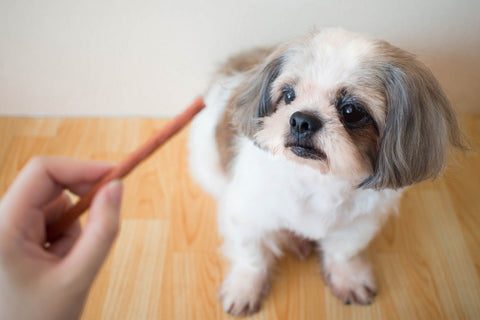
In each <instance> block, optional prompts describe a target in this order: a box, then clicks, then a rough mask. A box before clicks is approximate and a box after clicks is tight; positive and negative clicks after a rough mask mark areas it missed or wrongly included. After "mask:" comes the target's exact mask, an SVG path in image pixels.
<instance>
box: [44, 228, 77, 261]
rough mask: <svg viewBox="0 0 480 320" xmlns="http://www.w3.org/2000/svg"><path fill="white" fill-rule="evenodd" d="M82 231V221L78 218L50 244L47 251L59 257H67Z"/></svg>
mask: <svg viewBox="0 0 480 320" xmlns="http://www.w3.org/2000/svg"><path fill="white" fill-rule="evenodd" d="M81 233H82V225H81V224H80V221H79V220H77V221H75V222H74V223H73V224H72V225H71V226H70V227H68V229H67V230H65V232H64V233H63V234H62V235H61V237H60V238H58V239H57V240H55V242H54V243H52V244H50V246H49V247H48V248H47V251H48V252H51V253H53V254H54V255H56V256H57V257H59V258H63V257H65V256H66V255H67V254H68V253H69V252H70V250H71V249H72V247H73V246H74V244H75V242H76V241H77V239H78V238H79V236H80V234H81Z"/></svg>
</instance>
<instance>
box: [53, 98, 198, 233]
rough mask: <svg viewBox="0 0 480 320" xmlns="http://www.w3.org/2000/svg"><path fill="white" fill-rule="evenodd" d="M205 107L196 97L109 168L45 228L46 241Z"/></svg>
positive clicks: (61, 230)
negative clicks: (138, 146)
mask: <svg viewBox="0 0 480 320" xmlns="http://www.w3.org/2000/svg"><path fill="white" fill-rule="evenodd" d="M203 108H205V103H204V102H203V99H202V98H201V97H198V98H197V99H196V100H195V101H194V102H193V103H192V104H191V105H190V106H189V107H188V108H187V109H186V110H185V111H183V112H182V113H181V114H179V115H178V116H177V117H175V118H174V119H173V120H171V121H170V122H169V123H168V124H167V125H166V126H165V127H164V128H162V129H161V130H159V131H158V132H157V133H156V134H154V135H153V136H152V137H151V138H150V139H149V140H148V141H147V142H146V143H145V144H144V145H143V146H141V147H140V148H138V149H137V150H135V151H134V152H132V153H131V154H130V155H129V156H128V157H127V158H126V159H124V160H123V161H122V162H120V163H119V164H118V165H117V166H116V167H115V168H113V169H112V170H110V171H109V172H108V173H107V174H106V175H105V176H104V177H103V178H102V180H100V181H99V182H98V183H97V184H95V185H94V186H93V187H92V188H91V189H90V190H89V191H88V192H87V193H86V194H85V195H84V196H83V197H82V198H81V199H80V200H79V201H78V202H77V203H76V204H75V205H74V206H73V207H72V208H71V209H70V210H68V211H67V212H66V213H65V214H64V215H63V216H62V217H61V218H60V219H58V220H57V221H56V222H55V223H54V224H53V225H51V226H49V227H48V229H47V239H48V241H53V240H55V239H56V238H58V236H59V235H60V234H61V233H62V232H63V231H64V230H65V229H66V228H68V227H69V226H70V225H71V224H72V223H73V222H74V221H75V220H76V219H77V218H78V217H79V216H80V215H81V214H82V213H83V212H84V211H85V210H87V209H88V208H89V207H90V204H91V202H92V200H93V197H94V196H95V194H96V193H97V192H98V190H100V188H102V187H103V186H104V185H106V184H107V183H109V182H110V181H112V180H115V179H120V178H123V177H125V176H126V175H127V174H128V173H130V171H132V170H133V169H134V168H135V167H136V166H137V165H138V164H139V163H140V162H142V161H143V160H145V159H146V158H147V157H148V156H150V155H151V154H152V153H153V152H154V151H155V150H156V149H157V148H159V147H160V146H162V145H163V144H164V143H165V142H166V141H167V140H168V139H170V138H171V137H172V136H174V135H175V134H176V133H177V132H178V131H180V129H182V128H183V127H184V126H185V125H186V124H187V123H188V122H190V120H192V119H193V117H194V116H195V115H196V114H197V113H199V112H200V111H201V110H202V109H203Z"/></svg>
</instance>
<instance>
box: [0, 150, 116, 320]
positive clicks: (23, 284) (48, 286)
mask: <svg viewBox="0 0 480 320" xmlns="http://www.w3.org/2000/svg"><path fill="white" fill-rule="evenodd" d="M111 168H112V165H111V164H107V163H102V162H94V161H80V160H73V159H67V158H57V157H40V158H34V159H33V160H31V161H30V162H29V163H28V164H27V165H26V166H25V168H23V170H22V171H21V172H20V174H19V175H18V177H17V178H16V180H15V181H14V183H13V184H12V185H11V187H10V189H9V190H8V191H7V192H6V194H5V195H4V197H3V199H2V200H1V202H0V314H1V316H2V319H76V318H78V317H79V316H80V314H81V312H82V308H83V304H84V302H85V298H86V296H87V294H88V291H89V288H90V286H91V285H92V283H93V281H94V279H95V276H96V274H97V273H98V271H99V270H100V267H101V266H102V263H103V261H104V260H105V258H106V256H107V254H108V252H109V250H110V247H111V245H112V243H113V241H114V239H115V237H116V234H117V232H118V228H119V211H120V203H121V197H122V189H123V187H122V183H121V182H120V181H113V182H110V183H109V184H108V185H106V186H104V187H103V188H102V189H100V190H99V192H98V193H97V195H96V196H95V198H94V199H93V202H92V205H91V208H90V215H89V218H88V222H87V224H86V227H85V229H84V230H83V232H82V230H81V225H80V221H78V220H77V221H76V222H75V223H74V224H73V225H72V226H70V227H69V228H68V229H67V230H66V231H65V232H64V233H63V234H62V235H61V236H60V237H59V238H58V239H57V240H55V241H54V242H52V243H50V244H49V245H48V246H45V243H46V241H47V239H46V227H47V226H48V225H49V224H51V223H52V222H54V221H55V220H56V219H57V218H58V217H59V216H60V215H61V214H62V213H64V212H65V211H66V209H68V208H69V207H70V206H72V203H71V200H70V197H69V196H68V195H67V194H66V193H65V189H68V190H70V191H71V192H73V193H75V194H77V195H82V194H84V193H85V192H87V191H88V190H89V188H90V187H92V186H93V185H94V184H95V183H96V182H97V181H99V180H100V179H101V177H102V176H103V175H105V173H107V172H108V171H109V170H110V169H111Z"/></svg>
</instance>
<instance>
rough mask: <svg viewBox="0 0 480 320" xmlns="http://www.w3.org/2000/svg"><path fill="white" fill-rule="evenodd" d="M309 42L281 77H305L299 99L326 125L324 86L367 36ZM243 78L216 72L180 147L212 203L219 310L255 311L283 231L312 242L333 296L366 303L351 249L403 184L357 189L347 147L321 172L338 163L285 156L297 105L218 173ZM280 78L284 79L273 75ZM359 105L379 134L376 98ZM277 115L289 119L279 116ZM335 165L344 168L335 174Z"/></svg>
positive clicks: (369, 280) (390, 206)
mask: <svg viewBox="0 0 480 320" xmlns="http://www.w3.org/2000/svg"><path fill="white" fill-rule="evenodd" d="M308 41H311V44H309V47H308V50H309V51H307V52H303V53H301V54H299V55H297V57H299V58H297V59H303V60H302V61H299V62H298V63H296V64H295V65H296V66H297V67H296V68H298V69H296V70H287V74H288V72H292V73H295V72H300V73H301V74H302V75H305V77H308V78H309V79H310V80H311V81H310V83H311V84H313V85H314V86H315V90H316V91H315V92H317V93H318V92H320V94H318V95H317V96H314V95H311V94H304V95H303V96H305V95H306V96H307V98H308V99H307V100H308V101H307V100H305V101H303V103H302V105H315V106H316V108H317V107H318V106H319V105H321V107H319V109H320V110H321V111H320V112H322V114H323V115H324V116H325V117H327V118H328V119H330V118H331V119H334V117H335V114H336V112H333V111H332V109H331V106H330V104H329V103H328V101H323V100H326V98H325V97H327V96H328V90H330V88H336V87H337V86H338V84H339V83H349V82H350V80H351V79H350V78H349V77H350V76H351V75H352V74H355V73H356V72H357V70H358V69H359V66H358V64H359V61H360V60H361V58H362V57H364V56H366V55H369V54H372V50H373V49H372V45H371V42H370V41H369V40H368V39H366V38H363V37H361V36H358V35H351V34H349V33H346V32H344V31H341V30H336V29H335V30H327V31H323V32H322V33H320V34H319V35H316V36H314V37H313V38H309V40H308ZM325 44H327V45H325ZM312 48H313V49H312ZM246 77H248V74H247V73H237V74H233V75H228V76H223V77H220V78H219V79H217V81H216V82H215V83H214V84H213V85H212V86H211V88H210V89H209V90H208V92H207V93H206V94H205V96H204V99H205V103H206V105H207V108H206V109H205V110H204V111H203V112H202V113H201V114H199V115H198V116H197V118H196V119H195V120H194V122H193V123H192V127H191V135H190V136H191V138H190V144H189V147H190V151H191V153H190V157H191V158H190V164H191V172H192V175H193V177H194V178H195V179H196V180H197V181H198V183H199V184H200V185H201V186H202V187H203V188H204V189H205V190H206V191H207V192H209V193H210V194H212V195H213V196H214V197H215V198H217V199H218V221H219V223H218V226H219V230H220V233H221V235H222V236H223V238H224V245H223V253H224V255H225V256H226V257H227V258H228V259H229V261H230V262H231V269H230V271H229V273H228V275H227V276H226V279H225V280H224V283H223V285H222V288H221V291H220V294H221V299H222V304H223V307H224V309H225V310H226V311H227V312H229V313H231V314H233V315H237V316H238V315H240V316H242V315H248V314H251V313H253V312H256V311H257V310H258V309H259V307H260V301H261V299H262V297H263V296H264V295H265V294H266V292H267V291H268V287H269V277H270V273H271V267H272V265H273V263H274V260H275V258H276V257H279V256H281V254H282V243H284V242H285V235H286V233H285V231H289V232H290V233H289V234H292V233H293V234H295V235H297V236H299V237H301V238H306V239H309V240H313V241H315V242H316V243H317V244H318V248H319V251H321V253H322V255H323V258H322V265H323V267H322V268H323V275H324V278H325V281H326V282H327V284H329V285H330V286H331V288H332V291H333V293H334V294H335V295H337V296H338V297H339V298H340V299H342V300H343V301H344V302H347V303H349V302H356V303H361V304H367V303H370V301H371V299H372V296H373V295H374V294H375V291H376V285H375V282H374V278H373V276H372V273H371V270H370V267H369V265H368V263H367V262H365V261H364V260H363V259H362V258H361V257H360V255H359V253H360V252H361V251H362V250H363V249H364V248H365V247H366V246H367V245H368V243H369V241H370V240H371V239H372V238H373V237H374V235H375V234H376V233H377V231H378V230H379V228H380V227H381V225H382V223H383V222H384V221H385V220H386V218H387V217H388V215H389V213H391V212H393V211H394V209H395V207H396V205H397V203H398V200H399V198H400V196H401V193H402V188H396V190H394V189H390V188H380V189H365V188H359V187H358V185H359V183H361V182H362V180H363V179H365V178H366V177H368V175H369V174H371V173H372V172H370V171H368V169H366V167H364V166H363V165H362V164H361V163H360V165H359V167H358V168H356V169H355V170H351V172H350V171H349V168H350V167H352V166H355V165H356V164H352V163H355V161H357V159H358V156H355V155H352V154H353V153H354V150H350V149H352V147H351V146H350V145H348V143H347V142H345V144H347V145H346V146H342V145H340V146H339V147H338V150H339V151H342V150H344V153H339V154H334V151H333V150H327V151H328V152H327V155H328V156H329V157H330V161H331V162H333V163H331V164H330V166H331V167H332V166H335V165H336V166H338V167H340V169H338V170H335V169H333V168H328V169H325V168H317V167H316V164H315V161H313V160H304V159H299V158H298V157H296V156H295V155H294V154H292V153H291V152H289V151H288V150H286V149H285V148H284V143H283V137H284V133H285V128H284V127H283V124H282V120H280V119H287V118H288V117H289V116H290V115H291V114H292V113H293V112H295V111H298V110H301V107H299V106H292V107H291V108H290V109H288V108H286V107H285V108H284V109H280V110H278V111H276V114H274V115H272V116H271V117H266V119H265V121H269V120H270V121H272V122H275V123H273V124H270V126H269V124H268V123H266V124H265V126H266V127H268V126H269V128H270V129H269V130H270V131H268V132H266V131H262V130H260V131H259V132H257V133H256V135H255V139H252V138H251V137H248V136H246V135H242V134H238V135H237V136H236V137H235V148H236V157H235V158H234V159H233V160H232V163H231V164H230V170H229V173H226V172H225V170H224V168H222V167H221V165H220V160H219V154H218V149H217V145H216V141H215V130H216V128H217V126H218V123H219V121H221V119H222V115H223V113H224V111H225V110H224V109H225V108H226V106H227V104H228V103H229V100H230V99H231V97H232V94H233V92H234V91H235V90H237V89H238V87H239V85H240V84H241V83H242V82H243V81H244V80H245V78H246ZM280 77H288V75H287V76H286V75H285V73H282V75H281V76H280ZM279 82H281V80H279V81H278V82H276V83H279ZM272 91H275V88H272ZM322 92H324V93H325V94H324V95H322V94H321V93H322ZM300 95H301V94H299V99H300ZM322 99H323V100H322ZM368 99H370V100H369V102H370V110H371V112H372V113H373V114H374V118H375V120H376V121H377V122H378V123H379V131H380V132H383V131H384V130H385V128H384V127H383V124H384V123H385V117H386V111H385V105H384V104H385V101H384V100H382V98H381V97H379V96H375V94H372V95H371V96H369V97H368ZM317 109H318V108H317ZM287 110H288V111H287ZM282 112H285V113H288V114H287V115H286V116H284V117H283V118H281V117H282V116H281V113H282ZM329 112H330V113H332V115H329ZM275 116H276V117H277V118H278V119H276V118H275ZM332 121H333V120H332ZM332 121H331V122H332ZM275 125H277V126H278V128H276V129H275ZM287 125H288V124H287ZM275 130H278V132H275ZM325 130H330V129H329V128H326V129H325ZM331 130H333V131H335V130H337V131H335V132H334V133H335V134H336V136H335V135H334V136H333V137H332V138H331V139H339V140H338V141H339V142H338V143H340V144H341V143H342V141H343V140H342V139H343V138H342V137H341V136H340V137H338V136H339V135H340V134H341V132H340V129H338V128H335V127H332V128H331ZM342 130H343V129H342ZM345 141H347V140H345ZM334 144H335V143H334ZM259 145H260V146H261V147H259ZM326 148H327V149H328V146H327V147H326ZM342 148H343V149H342ZM349 148H350V149H349ZM345 150H350V151H345ZM295 158H297V160H298V161H296V160H295ZM342 158H343V159H342ZM342 162H343V163H345V166H348V167H346V168H342V165H341V163H342ZM287 241H288V240H287Z"/></svg>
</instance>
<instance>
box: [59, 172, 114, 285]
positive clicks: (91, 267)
mask: <svg viewBox="0 0 480 320" xmlns="http://www.w3.org/2000/svg"><path fill="white" fill-rule="evenodd" d="M122 192H123V184H122V182H121V181H120V180H115V181H112V182H110V183H109V184H107V185H106V186H104V187H103V188H101V189H100V190H99V192H98V193H97V195H96V196H95V198H94V199H93V202H92V206H91V207H90V214H89V218H88V222H87V225H86V226H85V228H84V231H83V232H82V235H81V236H80V238H79V239H78V240H77V243H76V245H75V246H74V247H73V249H72V251H71V252H70V254H69V255H68V256H67V257H66V259H65V261H64V267H65V268H66V270H68V273H69V274H70V275H71V276H73V277H74V278H75V279H76V280H78V281H80V282H81V283H84V284H85V285H87V286H90V285H91V283H92V282H93V280H94V279H95V276H96V275H97V273H98V271H99V270H100V267H101V266H102V264H103V261H104V260H105V258H106V257H107V255H108V252H109V251H110V248H111V246H112V243H113V241H114V240H115V237H116V235H117V233H118V229H119V220H120V205H121V199H122Z"/></svg>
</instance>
